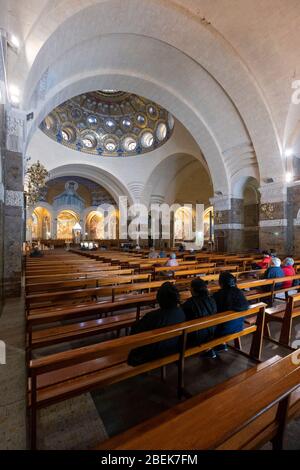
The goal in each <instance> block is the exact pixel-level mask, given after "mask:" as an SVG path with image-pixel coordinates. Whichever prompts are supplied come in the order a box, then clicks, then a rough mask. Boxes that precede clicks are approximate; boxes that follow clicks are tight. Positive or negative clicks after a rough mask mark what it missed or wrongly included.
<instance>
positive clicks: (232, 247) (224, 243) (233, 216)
mask: <svg viewBox="0 0 300 470" xmlns="http://www.w3.org/2000/svg"><path fill="white" fill-rule="evenodd" d="M210 202H211V204H212V205H213V207H214V241H215V250H216V251H225V252H226V251H233V252H237V251H242V250H244V248H245V247H244V207H243V199H237V198H234V197H231V196H222V197H214V198H211V199H210Z"/></svg>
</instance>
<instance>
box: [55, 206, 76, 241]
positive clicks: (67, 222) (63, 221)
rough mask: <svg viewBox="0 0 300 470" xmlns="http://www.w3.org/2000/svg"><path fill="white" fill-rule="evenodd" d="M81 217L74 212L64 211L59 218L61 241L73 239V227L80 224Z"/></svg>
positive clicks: (58, 233)
mask: <svg viewBox="0 0 300 470" xmlns="http://www.w3.org/2000/svg"><path fill="white" fill-rule="evenodd" d="M79 220H80V217H79V216H78V215H77V214H76V213H75V212H73V211H70V210H64V211H61V212H60V213H59V214H58V216H57V238H58V239H60V240H71V239H72V238H73V232H72V230H73V227H74V225H75V224H76V223H78V222H79Z"/></svg>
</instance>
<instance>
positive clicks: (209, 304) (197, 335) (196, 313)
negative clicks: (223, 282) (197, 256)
mask: <svg viewBox="0 0 300 470" xmlns="http://www.w3.org/2000/svg"><path fill="white" fill-rule="evenodd" d="M191 292H192V297H191V298H190V299H188V300H187V301H186V302H185V303H184V304H183V305H182V308H183V311H184V313H185V317H186V320H187V321H190V320H196V319H197V318H203V317H207V316H210V315H214V314H215V313H217V305H216V302H215V300H214V299H213V298H212V297H211V296H210V295H209V292H208V289H207V283H206V282H205V281H203V280H202V279H194V280H193V281H192V282H191ZM214 331H215V327H211V328H205V329H204V330H199V331H195V332H194V333H191V334H189V336H188V345H189V346H197V345H199V344H201V343H204V342H206V341H209V340H211V339H213V336H214Z"/></svg>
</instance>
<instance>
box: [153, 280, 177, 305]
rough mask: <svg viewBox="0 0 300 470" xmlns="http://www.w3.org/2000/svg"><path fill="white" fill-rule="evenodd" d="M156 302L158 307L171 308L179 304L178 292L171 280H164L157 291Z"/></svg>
mask: <svg viewBox="0 0 300 470" xmlns="http://www.w3.org/2000/svg"><path fill="white" fill-rule="evenodd" d="M156 299H157V302H158V304H159V306H160V308H173V307H177V305H178V304H179V292H178V289H177V287H176V286H175V285H174V284H172V283H171V282H164V283H163V284H162V285H161V286H160V288H159V289H158V291H157V294H156Z"/></svg>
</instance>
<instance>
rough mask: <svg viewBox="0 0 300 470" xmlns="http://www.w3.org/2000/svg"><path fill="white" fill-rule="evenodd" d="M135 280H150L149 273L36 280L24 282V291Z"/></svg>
mask: <svg viewBox="0 0 300 470" xmlns="http://www.w3.org/2000/svg"><path fill="white" fill-rule="evenodd" d="M120 274H121V272H120ZM137 281H144V282H150V281H151V274H131V275H130V276H128V275H127V276H121V275H120V276H111V275H109V276H107V275H105V274H102V275H101V276H99V275H98V276H97V277H93V278H89V279H86V278H84V279H74V280H67V281H51V282H37V283H31V284H26V288H25V292H26V294H27V295H30V294H33V293H37V292H40V293H42V292H52V291H54V292H59V291H60V290H66V289H69V288H74V289H78V288H81V289H86V288H88V287H100V286H112V285H117V284H128V283H133V282H137Z"/></svg>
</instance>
